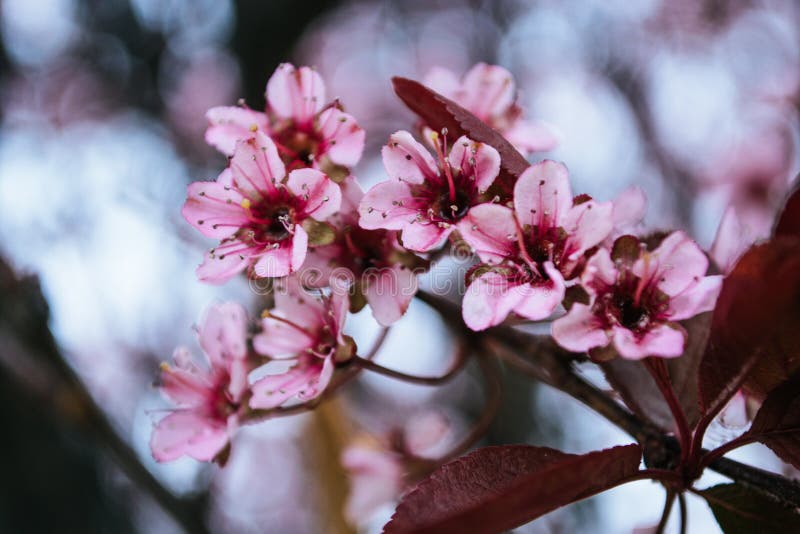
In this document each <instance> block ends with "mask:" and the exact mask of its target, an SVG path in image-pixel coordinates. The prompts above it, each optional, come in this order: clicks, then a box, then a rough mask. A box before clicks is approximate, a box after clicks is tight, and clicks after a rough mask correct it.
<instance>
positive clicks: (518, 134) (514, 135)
mask: <svg viewBox="0 0 800 534" xmlns="http://www.w3.org/2000/svg"><path fill="white" fill-rule="evenodd" d="M503 136H504V137H505V138H506V139H508V142H509V143H511V144H512V145H514V147H516V149H517V150H519V151H520V152H523V153H527V154H530V153H532V152H546V151H548V150H553V149H554V148H555V147H557V146H558V136H557V135H556V133H555V132H554V131H553V128H552V127H550V126H548V125H547V124H545V123H543V122H540V121H524V120H516V121H514V122H513V126H511V127H510V128H508V129H506V131H505V132H503Z"/></svg>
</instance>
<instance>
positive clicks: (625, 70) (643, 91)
mask: <svg viewBox="0 0 800 534" xmlns="http://www.w3.org/2000/svg"><path fill="white" fill-rule="evenodd" d="M604 74H605V75H606V77H607V78H608V80H609V81H610V82H611V85H613V86H614V87H615V88H616V89H617V91H619V93H620V94H621V95H622V97H623V98H624V99H625V100H626V102H627V103H628V107H629V108H630V110H631V113H632V114H633V118H634V120H635V122H636V126H637V128H638V130H639V134H640V137H641V140H642V144H643V145H644V149H645V159H646V160H648V161H653V162H655V164H656V166H657V167H658V170H659V172H660V174H661V176H662V178H663V179H664V182H665V183H666V185H667V186H669V187H670V188H671V189H672V191H673V192H674V194H675V206H674V208H675V210H676V214H677V216H678V220H679V221H686V222H688V221H691V220H692V213H691V205H692V203H691V200H692V198H693V197H694V192H695V191H694V190H695V185H694V180H693V179H692V175H691V173H690V172H689V171H688V170H686V169H684V168H683V167H681V166H680V165H679V164H678V162H677V161H675V158H673V157H671V156H670V155H669V153H668V152H667V150H666V148H664V146H663V145H662V143H661V140H660V139H659V138H658V132H657V130H656V127H655V124H653V114H652V111H651V109H652V108H651V106H650V102H649V101H648V99H647V87H646V86H645V82H644V80H643V79H642V77H641V75H640V74H638V73H637V71H636V70H635V69H633V68H632V67H630V66H628V65H626V64H624V63H622V62H620V61H614V60H610V61H608V62H607V63H606V68H605V70H604Z"/></svg>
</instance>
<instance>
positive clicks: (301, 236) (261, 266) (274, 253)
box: [253, 224, 308, 278]
mask: <svg viewBox="0 0 800 534" xmlns="http://www.w3.org/2000/svg"><path fill="white" fill-rule="evenodd" d="M277 245H278V247H277V248H272V247H268V248H267V249H266V250H264V252H263V254H261V257H260V258H259V259H258V261H257V262H256V264H255V266H254V268H253V271H254V272H255V274H256V276H258V277H259V278H275V277H280V276H287V275H289V274H291V273H293V272H295V271H296V270H298V269H299V268H300V267H301V266H302V265H303V261H304V260H305V259H306V253H307V252H308V234H307V233H306V231H305V230H303V227H302V226H300V225H299V224H296V225H294V235H293V236H292V238H291V239H284V240H283V241H280V242H279V243H277Z"/></svg>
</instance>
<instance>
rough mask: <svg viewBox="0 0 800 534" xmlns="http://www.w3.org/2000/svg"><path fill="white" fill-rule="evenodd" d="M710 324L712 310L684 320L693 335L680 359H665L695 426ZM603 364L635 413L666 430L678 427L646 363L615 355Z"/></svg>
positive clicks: (677, 395)
mask: <svg viewBox="0 0 800 534" xmlns="http://www.w3.org/2000/svg"><path fill="white" fill-rule="evenodd" d="M710 324H711V314H710V313H703V314H700V315H697V316H695V317H693V318H691V319H689V320H687V321H682V322H681V325H682V326H683V327H684V328H685V329H686V332H687V333H688V335H689V339H688V342H687V344H686V349H685V350H684V353H683V356H681V357H680V358H672V359H669V360H666V361H665V363H666V365H667V371H669V376H670V382H671V383H672V388H673V389H674V390H675V396H676V397H677V398H678V400H679V401H680V403H681V407H682V408H683V412H684V414H685V415H686V420H687V422H688V423H689V426H690V427H692V428H694V426H695V424H696V423H697V421H698V420H699V419H700V409H699V408H698V405H697V372H698V371H697V370H698V368H699V366H700V360H701V358H702V356H703V348H704V347H705V345H706V341H707V340H708V334H709V325H710ZM599 365H600V367H601V368H602V369H603V372H604V373H605V375H606V378H607V379H608V382H609V383H610V384H611V385H612V386H613V388H614V390H615V391H617V392H618V393H619V394H620V396H621V397H622V400H623V401H625V404H626V405H627V406H628V407H629V408H630V409H631V410H633V412H634V413H636V414H637V415H638V416H639V417H642V418H643V419H646V420H648V421H650V422H651V423H653V424H655V425H656V426H658V427H659V428H661V429H662V430H665V431H673V430H675V422H674V420H673V418H672V412H671V411H670V409H669V406H668V405H667V402H666V401H665V400H664V396H663V395H662V394H661V392H660V391H659V389H658V386H657V385H656V383H655V381H654V380H653V377H652V376H651V375H650V373H649V372H648V371H647V368H646V367H645V366H644V364H643V362H641V361H632V360H625V359H623V358H614V359H612V360H609V361H607V362H602V363H600V364H599Z"/></svg>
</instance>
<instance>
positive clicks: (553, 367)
mask: <svg viewBox="0 0 800 534" xmlns="http://www.w3.org/2000/svg"><path fill="white" fill-rule="evenodd" d="M417 297H418V298H419V299H420V300H422V301H423V302H425V303H427V304H428V305H429V306H431V307H432V308H434V309H436V310H437V311H438V312H439V313H440V315H441V316H442V317H443V318H444V319H445V321H447V322H448V323H449V324H450V325H451V327H453V328H454V329H457V331H460V332H461V335H464V336H467V337H468V339H475V338H476V337H477V339H486V338H488V339H489V340H490V341H491V343H492V347H493V348H498V347H499V348H501V352H503V354H497V356H498V357H499V358H501V359H503V360H504V361H506V362H509V363H511V364H512V365H514V366H515V367H516V368H518V369H520V370H521V371H522V372H524V373H525V374H527V375H529V376H531V377H533V378H536V379H537V380H541V381H542V382H544V383H546V384H549V385H551V386H553V387H555V388H557V389H559V390H561V391H563V392H564V393H567V394H568V395H570V396H572V397H573V398H575V399H577V400H579V401H581V402H582V403H584V404H586V405H587V406H588V407H590V408H592V409H593V410H595V411H596V412H598V413H599V414H600V415H602V416H603V417H605V418H606V419H608V420H609V421H610V422H612V423H614V424H615V425H617V426H618V427H619V428H621V429H622V430H624V431H626V432H627V433H628V434H630V435H631V436H632V437H633V438H634V439H636V441H638V442H639V443H641V444H642V446H643V447H644V450H645V462H647V460H648V454H649V455H650V456H658V455H669V454H670V451H671V450H672V449H673V447H674V443H675V440H674V439H673V438H672V437H670V436H665V435H664V434H663V433H662V432H661V430H660V429H658V428H656V427H655V426H653V425H651V424H650V423H647V422H645V421H642V420H641V419H639V418H638V417H637V416H636V415H635V414H633V413H631V412H630V411H629V410H627V409H626V408H625V407H623V406H621V405H620V404H619V403H617V402H616V401H615V400H613V399H612V398H610V397H609V396H608V395H606V394H605V393H603V392H602V391H600V390H598V389H597V388H596V387H594V386H593V385H591V384H590V383H588V382H586V381H585V380H584V379H583V378H581V377H579V376H578V375H576V374H575V371H574V370H573V369H572V367H571V363H570V362H571V359H572V358H571V357H567V358H564V357H563V355H564V353H565V352H566V351H564V350H563V349H561V348H560V347H558V346H555V343H554V342H553V341H552V339H551V338H549V337H543V336H532V335H528V334H525V333H523V332H520V331H518V330H514V329H511V328H507V327H503V326H499V327H495V328H492V329H490V330H487V331H485V332H472V331H470V330H468V329H467V328H466V326H465V325H464V324H463V322H462V321H461V311H460V308H459V306H458V305H456V304H454V303H452V302H450V301H448V300H447V299H444V298H442V297H439V296H436V295H431V294H430V293H425V292H423V291H420V292H418V294H417ZM522 354H524V355H525V357H522V356H521V355H522ZM566 354H567V355H569V354H570V353H566ZM697 450H699V451H700V452H701V453H703V454H705V453H707V452H708V451H704V450H702V449H700V448H699V447H698V449H697ZM708 467H709V468H710V469H713V470H714V471H716V472H717V473H720V474H722V475H724V476H726V477H728V478H731V479H732V480H734V481H736V482H739V483H741V484H744V485H746V486H748V487H750V488H752V489H754V490H757V491H760V492H762V493H766V494H768V495H771V496H773V497H774V498H775V499H778V500H779V501H780V502H781V503H783V504H784V505H785V506H788V507H795V508H797V507H800V483H797V482H795V481H793V480H789V479H787V478H785V477H782V476H780V475H776V474H773V473H769V472H767V471H764V470H763V469H759V468H757V467H752V466H748V465H745V464H742V463H739V462H736V461H734V460H731V459H729V458H718V459H716V460H714V461H713V462H711V463H710V464H709V466H708Z"/></svg>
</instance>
